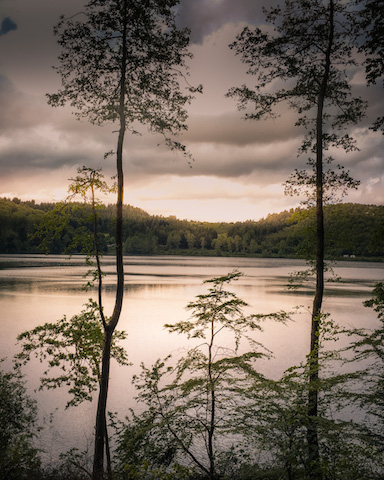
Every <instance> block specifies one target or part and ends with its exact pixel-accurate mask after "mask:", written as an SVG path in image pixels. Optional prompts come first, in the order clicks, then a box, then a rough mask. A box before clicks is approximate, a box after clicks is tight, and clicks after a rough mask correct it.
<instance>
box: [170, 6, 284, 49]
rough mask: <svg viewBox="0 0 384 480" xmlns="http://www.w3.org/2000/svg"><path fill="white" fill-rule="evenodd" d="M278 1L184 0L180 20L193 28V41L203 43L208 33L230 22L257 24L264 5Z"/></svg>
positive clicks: (180, 10)
mask: <svg viewBox="0 0 384 480" xmlns="http://www.w3.org/2000/svg"><path fill="white" fill-rule="evenodd" d="M274 3H276V2H275V1H273V0H266V1H263V2H258V1H257V0H236V1H234V0H182V1H181V4H180V7H179V15H180V18H179V22H180V25H181V26H183V27H188V28H190V29H191V41H192V42H193V43H201V42H202V40H203V38H204V37H205V36H206V35H209V34H210V33H212V32H213V31H215V30H217V29H219V28H220V27H222V26H223V25H224V24H226V23H228V22H233V23H237V22H247V23H251V24H256V23H259V22H260V21H262V19H263V14H262V6H264V7H268V5H269V4H274Z"/></svg>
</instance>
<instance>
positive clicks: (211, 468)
mask: <svg viewBox="0 0 384 480" xmlns="http://www.w3.org/2000/svg"><path fill="white" fill-rule="evenodd" d="M214 321H215V320H214V318H212V322H211V342H210V344H209V351H208V378H209V403H210V413H211V418H210V424H209V428H208V457H209V478H210V479H211V480H214V479H215V478H216V469H215V455H214V449H213V436H214V433H215V419H216V392H215V381H214V379H213V373H212V347H213V340H214Z"/></svg>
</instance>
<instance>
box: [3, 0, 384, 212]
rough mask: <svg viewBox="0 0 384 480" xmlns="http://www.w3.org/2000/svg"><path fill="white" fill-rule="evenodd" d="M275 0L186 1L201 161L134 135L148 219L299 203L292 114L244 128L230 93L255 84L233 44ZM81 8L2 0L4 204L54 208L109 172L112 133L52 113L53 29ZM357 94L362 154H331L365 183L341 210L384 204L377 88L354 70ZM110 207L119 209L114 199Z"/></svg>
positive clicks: (131, 177)
mask: <svg viewBox="0 0 384 480" xmlns="http://www.w3.org/2000/svg"><path fill="white" fill-rule="evenodd" d="M272 3H274V2H273V0H260V1H255V0H236V1H234V0H181V5H180V9H179V15H180V17H179V22H180V25H182V26H188V27H189V28H190V29H191V42H192V43H191V51H192V53H193V54H194V59H193V60H191V61H190V62H189V65H190V75H191V82H192V83H194V84H199V83H202V84H203V86H204V93H203V94H202V95H199V96H198V97H197V98H196V99H195V101H194V102H193V103H192V105H191V106H190V107H189V114H190V116H189V122H188V124H189V131H188V132H187V133H186V134H185V135H184V136H183V138H182V139H181V140H182V141H183V142H184V143H185V144H186V145H187V147H188V149H189V150H190V151H191V153H192V155H193V157H194V162H193V165H192V168H190V167H189V165H188V163H187V162H186V161H185V159H184V158H183V157H182V156H180V155H178V154H175V153H172V152H169V151H168V150H167V149H166V148H165V147H164V146H158V145H157V144H158V138H157V137H155V136H152V135H144V136H142V137H136V136H127V140H126V148H125V189H126V190H125V192H126V193H125V203H129V204H131V205H134V206H136V207H140V208H143V209H144V210H146V211H147V212H149V213H151V214H157V215H164V216H168V215H175V216H177V217H178V218H181V219H184V218H186V219H189V220H206V221H243V220H247V219H252V220H258V219H259V218H261V217H265V216H266V215H267V214H268V213H274V212H280V211H282V210H285V209H287V208H291V207H295V206H297V205H298V203H299V201H300V199H298V198H290V197H285V196H284V189H283V187H282V183H283V182H284V181H285V180H286V179H287V178H288V176H289V174H290V173H291V172H292V171H293V170H294V169H295V168H303V167H304V165H305V162H306V158H305V157H302V158H301V157H299V158H298V157H297V149H298V146H299V145H300V143H301V140H302V135H303V131H301V130H300V129H299V128H297V127H295V126H294V123H295V118H296V117H295V114H294V112H293V111H289V110H286V111H282V112H281V113H282V115H281V117H280V118H279V119H277V120H274V121H268V122H266V121H260V122H249V121H244V120H243V119H242V118H241V117H242V113H241V112H238V111H237V107H236V102H235V101H234V100H232V99H228V98H225V94H226V92H227V91H228V89H229V88H230V87H232V86H237V85H241V84H243V83H245V82H247V83H248V84H251V85H252V81H253V79H252V78H249V76H248V75H246V73H245V71H246V68H245V66H244V65H242V64H241V62H240V60H239V58H237V57H235V55H234V53H233V52H232V51H231V50H230V49H229V48H228V45H229V44H230V43H231V42H232V41H233V40H234V39H235V36H236V35H237V34H238V33H240V32H241V30H242V28H243V27H244V26H245V25H246V24H251V25H259V24H260V23H261V22H262V21H263V15H262V12H261V5H265V6H267V5H269V4H272ZM81 4H82V2H81V0H65V1H64V0H62V1H57V0H33V1H32V0H0V25H1V26H0V58H1V62H0V106H1V117H0V197H9V198H13V197H15V196H17V197H19V198H21V199H22V200H30V199H35V200H36V201H37V202H40V201H57V200H61V199H63V198H64V197H65V196H66V192H67V187H68V179H69V178H71V177H73V176H74V175H75V174H76V169H77V168H78V167H81V166H83V165H86V166H90V167H94V168H97V167H103V171H104V173H105V176H106V177H110V176H112V175H114V160H113V158H109V159H107V160H106V161H104V160H103V155H104V153H105V152H107V151H110V150H111V149H114V148H115V138H116V134H115V133H113V131H114V130H116V128H115V127H113V126H111V125H107V126H104V127H95V126H92V125H90V124H89V123H87V122H86V121H85V120H84V121H82V122H79V121H77V120H76V119H75V117H74V116H73V115H72V114H71V111H70V109H67V108H64V109H59V108H52V107H50V106H48V105H47V103H46V97H45V94H46V93H47V92H48V93H54V92H55V91H57V90H58V88H59V86H60V79H59V76H58V75H57V74H56V73H55V72H54V71H53V69H52V66H53V65H55V64H56V65H57V60H56V59H57V55H58V53H59V49H58V46H57V44H56V39H55V38H54V37H53V33H52V29H53V25H55V24H56V23H57V21H58V18H59V15H60V14H64V15H71V14H73V13H76V12H77V11H78V10H79V9H81ZM351 79H352V83H353V86H354V89H355V91H356V93H357V94H359V95H361V96H363V97H364V98H366V99H368V101H369V102H370V107H369V111H368V115H367V118H366V119H365V120H364V121H363V122H362V123H361V124H359V125H358V126H357V127H356V128H355V129H354V130H353V131H351V133H352V135H353V136H354V137H355V139H356V140H357V144H358V146H359V148H360V151H358V152H354V153H351V154H348V155H345V154H343V153H342V152H332V153H333V154H334V156H335V157H336V162H337V163H342V164H343V165H345V167H346V168H347V169H349V170H350V173H351V175H352V176H353V177H354V178H357V179H359V180H360V181H361V186H360V187H359V189H358V191H356V192H352V193H351V194H350V195H349V196H348V197H347V199H346V201H351V202H360V203H373V204H383V203H384V185H383V183H384V153H383V152H384V136H383V135H382V134H381V133H374V132H372V131H370V130H369V129H368V126H369V125H370V124H371V123H372V121H373V120H374V119H375V118H376V116H378V115H379V114H381V115H382V112H383V110H384V95H383V92H384V91H383V88H382V85H378V86H376V87H370V88H367V87H366V86H365V79H364V75H363V74H362V71H361V70H360V71H359V70H358V69H356V70H355V71H352V72H351ZM111 201H113V200H112V199H111Z"/></svg>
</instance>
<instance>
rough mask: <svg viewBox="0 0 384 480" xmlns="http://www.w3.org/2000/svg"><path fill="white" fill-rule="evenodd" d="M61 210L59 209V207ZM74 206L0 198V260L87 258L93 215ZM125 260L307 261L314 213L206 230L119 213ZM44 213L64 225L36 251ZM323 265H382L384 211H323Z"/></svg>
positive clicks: (102, 220)
mask: <svg viewBox="0 0 384 480" xmlns="http://www.w3.org/2000/svg"><path fill="white" fill-rule="evenodd" d="M61 207H62V208H61ZM81 207H82V208H80V204H76V203H72V204H67V205H65V208H64V205H57V204H53V203H41V204H37V203H35V202H34V201H26V202H22V201H20V200H19V199H17V198H14V199H12V200H10V199H6V198H2V199H0V222H1V225H2V228H1V231H0V253H6V254H11V253H13V254H15V253H41V252H44V253H51V254H63V253H87V252H86V241H83V240H82V239H84V236H81V235H80V236H79V232H82V233H83V235H84V234H85V233H88V234H89V235H91V234H92V231H93V221H92V216H91V208H90V207H89V206H88V208H85V209H84V208H83V206H81ZM123 212H124V223H123V242H124V254H125V255H168V254H170V255H212V256H217V255H223V256H225V255H227V256H252V257H286V258H290V257H296V258H308V257H310V256H313V253H314V250H313V249H314V245H315V243H316V242H315V237H316V231H315V211H314V209H309V210H308V209H296V210H290V211H284V212H282V213H278V214H270V215H268V216H267V217H266V218H263V219H261V220H259V221H252V220H249V221H246V222H235V223H208V222H194V221H187V220H179V219H177V218H175V217H162V216H153V215H149V214H148V213H146V212H145V211H143V210H141V209H139V208H135V207H132V206H129V205H126V206H124V210H123ZM45 214H50V215H53V216H55V217H56V219H60V218H61V220H62V222H61V228H60V229H58V230H57V232H56V235H55V236H52V238H51V239H49V241H47V239H46V241H45V242H44V243H43V244H42V242H41V239H40V238H39V235H36V232H38V231H39V225H40V224H41V222H42V220H43V217H44V215H45ZM324 220H325V228H326V230H327V237H326V247H325V254H326V257H327V258H328V259H342V258H352V259H359V260H364V259H365V260H371V261H382V259H383V257H384V206H377V205H360V204H352V203H346V204H338V205H328V206H326V207H325V215H324ZM98 223H99V228H98V230H99V243H100V248H101V251H102V253H104V254H106V255H108V254H114V252H115V245H114V230H115V224H114V206H112V205H109V206H101V207H100V208H99V211H98Z"/></svg>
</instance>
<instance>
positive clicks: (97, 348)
mask: <svg viewBox="0 0 384 480" xmlns="http://www.w3.org/2000/svg"><path fill="white" fill-rule="evenodd" d="M85 307H86V308H85V309H84V310H83V311H82V312H81V313H80V314H79V315H74V316H73V317H72V318H70V319H67V317H66V316H64V317H63V318H62V319H61V320H59V321H58V322H56V323H45V324H44V325H40V326H38V327H36V328H34V329H32V330H29V331H26V332H23V333H21V334H20V335H18V337H17V339H18V342H20V343H21V352H20V353H18V354H17V355H16V356H15V362H16V365H17V366H22V365H25V364H26V363H28V362H29V361H30V360H31V359H32V358H37V359H38V360H39V361H40V362H42V363H44V364H46V366H47V369H46V370H45V371H44V373H43V376H42V377H41V379H40V389H44V388H47V389H51V388H58V387H61V386H66V387H68V393H69V394H70V395H71V399H70V400H68V402H67V407H69V406H76V405H78V404H79V403H81V402H82V401H84V400H92V393H93V392H94V391H95V390H96V389H97V387H98V384H99V382H100V377H101V358H102V350H103V343H104V333H103V326H102V322H101V318H100V313H99V307H98V305H97V304H96V303H95V302H93V301H92V300H89V303H88V304H86V305H85ZM125 338H126V333H125V332H118V331H115V332H114V335H113V342H112V349H111V355H112V357H113V358H114V359H115V360H116V361H117V362H118V363H119V364H120V365H128V357H127V354H126V351H125V350H124V348H123V347H122V346H120V345H119V341H121V340H124V339H125Z"/></svg>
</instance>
